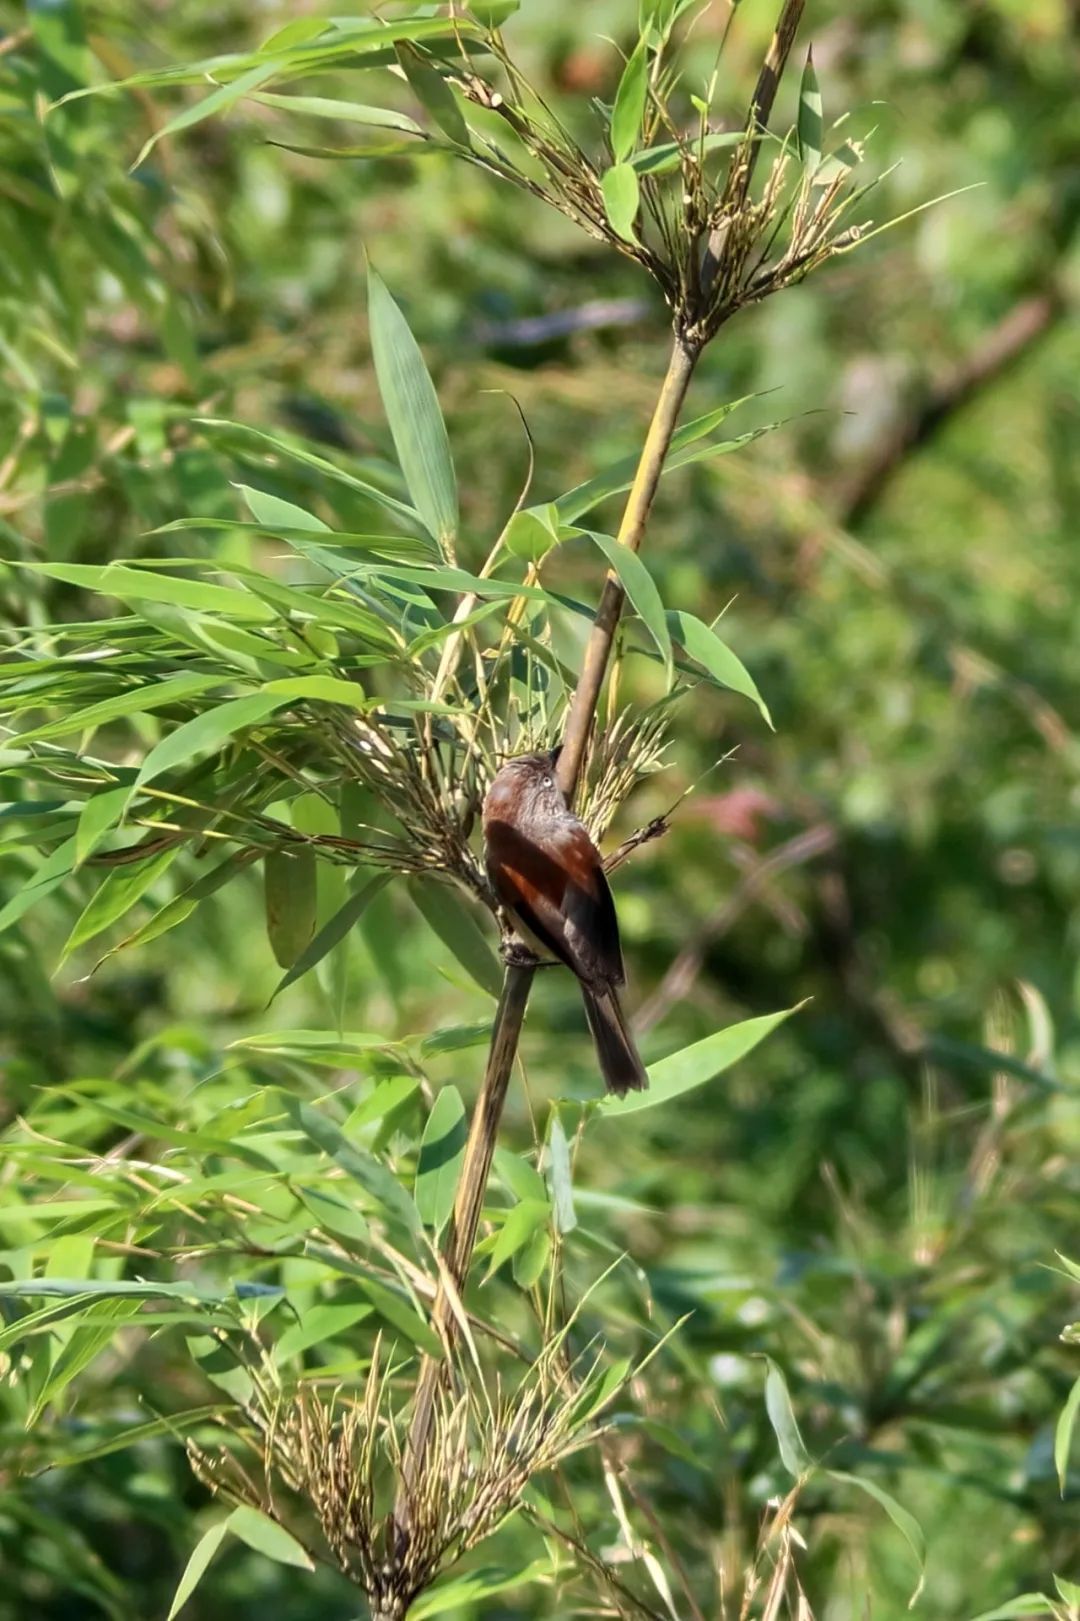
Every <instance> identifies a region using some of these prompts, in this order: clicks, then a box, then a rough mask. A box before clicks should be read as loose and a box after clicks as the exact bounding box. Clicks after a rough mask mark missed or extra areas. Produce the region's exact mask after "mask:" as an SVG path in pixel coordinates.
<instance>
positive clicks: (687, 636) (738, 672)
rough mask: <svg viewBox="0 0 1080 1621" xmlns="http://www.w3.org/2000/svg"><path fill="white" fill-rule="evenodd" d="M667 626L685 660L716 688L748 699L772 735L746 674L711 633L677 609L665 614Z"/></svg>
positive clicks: (765, 712) (758, 695) (761, 700)
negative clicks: (696, 666)
mask: <svg viewBox="0 0 1080 1621" xmlns="http://www.w3.org/2000/svg"><path fill="white" fill-rule="evenodd" d="M667 624H668V631H669V633H670V635H671V639H672V641H673V642H677V643H678V644H679V646H680V647H681V648H682V649H683V651H684V652H685V653H686V654H687V656H688V657H689V658H692V659H695V660H696V661H697V663H698V664H700V665H702V666H703V667H704V668H705V669H706V670H707V671H708V672H709V674H710V675H711V676H712V678H713V680H714V681H715V682H716V683H717V685H718V686H721V687H728V688H729V689H730V690H731V691H732V692H738V693H741V694H742V696H743V697H744V698H749V699H750V701H751V703H753V704H756V705H757V707H758V709H759V710H760V712H761V715H762V717H763V719H764V720H765V723H766V725H767V726H768V727H769V729H770V730H771V731H775V727H774V726H773V723H772V716H771V715H770V714H769V709H768V705H767V704H766V702H765V700H764V698H763V697H762V696H761V693H760V692H759V691H758V689H757V686H756V684H755V682H754V680H753V677H752V676H751V674H750V672H749V670H748V669H747V668H746V666H745V664H743V662H742V660H741V659H739V658H737V657H736V655H735V654H734V653H733V652H732V651H731V649H730V647H728V646H727V644H726V643H724V642H722V641H721V640H720V638H719V636H718V635H717V634H716V632H715V631H714V630H712V629H711V628H710V627H709V626H708V625H706V624H704V623H703V622H702V621H701V620H700V619H697V618H695V616H694V615H693V614H688V613H682V612H680V611H679V610H678V609H674V610H672V611H671V612H669V613H668V615H667Z"/></svg>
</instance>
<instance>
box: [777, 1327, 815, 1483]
mask: <svg viewBox="0 0 1080 1621" xmlns="http://www.w3.org/2000/svg"><path fill="white" fill-rule="evenodd" d="M765 1360H766V1362H767V1363H768V1373H767V1374H766V1375H765V1411H766V1412H767V1413H768V1415H769V1423H770V1424H771V1425H772V1427H773V1433H774V1434H775V1436H776V1439H777V1442H778V1444H779V1447H780V1457H781V1459H782V1460H783V1464H784V1468H785V1469H786V1470H787V1472H788V1474H789V1475H794V1476H795V1479H796V1480H799V1479H801V1478H802V1476H803V1475H805V1474H806V1472H807V1470H808V1469H811V1468H813V1463H812V1461H811V1458H810V1454H809V1453H808V1452H807V1450H806V1447H805V1446H804V1444H803V1438H802V1436H801V1435H800V1434H799V1426H798V1424H797V1423H796V1421H795V1413H794V1410H793V1409H792V1406H791V1397H790V1395H789V1394H788V1387H787V1380H786V1379H785V1378H784V1375H783V1374H782V1372H781V1371H780V1369H779V1368H778V1367H777V1365H776V1363H775V1362H774V1361H773V1360H772V1358H771V1357H766V1359H765Z"/></svg>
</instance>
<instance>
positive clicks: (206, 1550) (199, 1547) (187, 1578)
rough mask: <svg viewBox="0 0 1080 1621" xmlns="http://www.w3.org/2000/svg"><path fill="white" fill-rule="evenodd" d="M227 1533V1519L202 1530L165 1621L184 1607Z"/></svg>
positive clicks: (168, 1620)
mask: <svg viewBox="0 0 1080 1621" xmlns="http://www.w3.org/2000/svg"><path fill="white" fill-rule="evenodd" d="M228 1534H229V1522H228V1520H219V1521H218V1523H217V1525H212V1526H211V1527H210V1529H209V1531H206V1532H204V1533H203V1535H202V1536H201V1537H200V1538H199V1540H198V1542H197V1543H196V1544H195V1547H194V1549H193V1551H192V1555H191V1558H190V1559H189V1560H188V1562H187V1564H186V1565H185V1567H184V1574H183V1575H182V1576H181V1578H180V1581H179V1584H178V1586H177V1589H176V1592H175V1593H174V1594H173V1601H172V1605H171V1607H170V1609H169V1614H168V1617H167V1621H173V1617H174V1616H177V1615H179V1613H180V1611H181V1610H182V1609H183V1608H184V1605H185V1604H186V1603H187V1601H188V1599H189V1598H190V1597H191V1595H192V1593H194V1591H195V1589H196V1588H197V1587H198V1585H199V1583H200V1582H201V1581H202V1579H203V1577H204V1576H205V1575H206V1572H207V1570H208V1569H209V1566H210V1561H211V1560H212V1559H213V1557H214V1555H215V1554H216V1553H217V1551H218V1549H219V1548H220V1547H221V1544H222V1543H223V1542H224V1541H225V1538H226V1537H227V1536H228Z"/></svg>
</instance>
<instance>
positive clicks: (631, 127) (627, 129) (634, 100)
mask: <svg viewBox="0 0 1080 1621" xmlns="http://www.w3.org/2000/svg"><path fill="white" fill-rule="evenodd" d="M648 91H649V51H648V41H647V40H646V38H645V36H644V35H642V37H641V39H639V40H638V42H637V44H636V46H635V47H634V50H633V52H632V54H631V56H630V58H629V60H628V62H627V64H626V66H625V67H624V69H623V72H622V78H621V79H620V80H619V88H618V89H617V90H616V92H615V105H614V107H613V108H612V111H611V151H612V156H613V157H614V159H615V162H616V163H617V164H619V163H623V162H625V160H626V159H627V158H628V157H629V156H630V154H631V152H632V151H633V150H634V147H635V146H636V145H637V139H638V135H639V133H640V131H641V120H642V117H643V116H644V113H645V101H646V97H647V96H648ZM613 223H614V222H613ZM616 229H618V227H616ZM624 234H625V233H624V232H620V235H624Z"/></svg>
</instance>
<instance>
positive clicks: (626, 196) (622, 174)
mask: <svg viewBox="0 0 1080 1621" xmlns="http://www.w3.org/2000/svg"><path fill="white" fill-rule="evenodd" d="M600 190H601V191H602V193H603V197H604V212H605V213H606V215H607V217H608V221H609V223H610V225H611V228H612V230H613V231H614V232H615V234H616V236H621V237H622V238H623V240H624V242H635V243H636V242H637V235H636V233H635V230H634V224H635V221H636V220H637V215H638V206H639V204H640V202H641V188H640V186H639V184H638V177H637V170H636V169H634V168H633V166H632V165H631V164H629V163H616V164H615V165H614V167H613V168H611V169H606V170H605V171H604V173H603V175H602V176H601V179H600Z"/></svg>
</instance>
